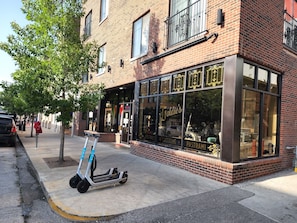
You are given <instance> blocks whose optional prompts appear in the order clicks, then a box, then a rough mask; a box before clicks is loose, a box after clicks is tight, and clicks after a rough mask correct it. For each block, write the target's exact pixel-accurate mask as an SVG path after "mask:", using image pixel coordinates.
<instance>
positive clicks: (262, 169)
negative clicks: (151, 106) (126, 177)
mask: <svg viewBox="0 0 297 223" xmlns="http://www.w3.org/2000/svg"><path fill="white" fill-rule="evenodd" d="M131 153H132V154H135V155H137V156H141V157H144V158H147V159H151V160H155V161H157V162H161V163H164V164H167V165H170V166H175V167H178V168H181V169H184V170H187V171H189V172H192V173H195V174H199V175H201V176H204V177H208V178H210V179H213V180H217V181H220V182H223V183H227V184H235V183H239V182H242V181H245V180H248V179H252V178H256V177H260V176H264V175H268V174H272V173H275V172H278V171H280V170H282V166H281V162H282V161H281V158H279V157H277V158H267V159H261V160H255V161H246V162H241V163H236V164H232V163H227V162H223V161H221V160H219V159H214V158H210V157H206V156H199V155H196V154H191V153H188V152H183V151H180V150H172V149H168V148H165V147H160V146H157V145H151V144H147V143H142V142H138V141H132V142H131Z"/></svg>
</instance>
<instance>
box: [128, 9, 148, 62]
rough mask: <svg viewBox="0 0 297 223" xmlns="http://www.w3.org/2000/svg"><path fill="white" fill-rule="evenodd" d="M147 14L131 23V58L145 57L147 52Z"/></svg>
mask: <svg viewBox="0 0 297 223" xmlns="http://www.w3.org/2000/svg"><path fill="white" fill-rule="evenodd" d="M149 21H150V16H149V14H146V15H144V16H143V17H141V18H140V19H138V20H136V21H135V22H134V23H133V42H132V58H135V57H139V56H142V55H145V54H146V53H147V51H148V42H149V41H148V40H149Z"/></svg>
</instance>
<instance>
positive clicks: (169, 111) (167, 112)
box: [160, 104, 183, 121]
mask: <svg viewBox="0 0 297 223" xmlns="http://www.w3.org/2000/svg"><path fill="white" fill-rule="evenodd" d="M160 110H161V112H160V121H166V119H167V118H168V117H171V116H173V115H177V114H181V113H182V112H183V109H182V107H181V106H180V104H178V105H177V106H173V107H169V108H160Z"/></svg>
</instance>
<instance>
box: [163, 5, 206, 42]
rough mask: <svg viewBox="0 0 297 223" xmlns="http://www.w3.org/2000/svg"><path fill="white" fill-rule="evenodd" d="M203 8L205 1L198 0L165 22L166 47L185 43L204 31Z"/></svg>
mask: <svg viewBox="0 0 297 223" xmlns="http://www.w3.org/2000/svg"><path fill="white" fill-rule="evenodd" d="M205 7H206V6H205V1H204V0H199V1H197V2H195V3H193V4H191V5H190V6H188V7H187V8H185V9H183V10H181V11H180V12H178V13H176V14H175V15H173V16H171V17H169V18H168V19H167V20H166V21H165V23H166V26H167V29H166V31H167V47H170V46H173V45H175V44H178V43H180V42H183V41H187V40H188V39H190V38H192V37H194V36H197V35H199V34H201V33H203V32H204V31H205V23H206V20H205V19H206V12H205Z"/></svg>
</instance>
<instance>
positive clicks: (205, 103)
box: [185, 89, 222, 155]
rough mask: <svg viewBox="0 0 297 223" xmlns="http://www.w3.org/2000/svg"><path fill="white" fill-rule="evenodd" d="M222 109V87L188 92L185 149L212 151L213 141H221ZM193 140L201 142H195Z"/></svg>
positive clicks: (217, 142) (215, 142)
mask: <svg viewBox="0 0 297 223" xmlns="http://www.w3.org/2000/svg"><path fill="white" fill-rule="evenodd" d="M221 109H222V89H213V90H208V91H196V92H190V93H187V94H186V109H185V126H186V130H185V149H188V150H195V151H198V152H210V151H209V150H210V148H209V147H210V146H211V145H212V144H213V143H214V144H219V143H220V142H219V135H220V134H219V133H220V132H221ZM193 141H195V142H199V143H193ZM214 152H219V151H214ZM216 155H219V154H218V153H217V154H216Z"/></svg>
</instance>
